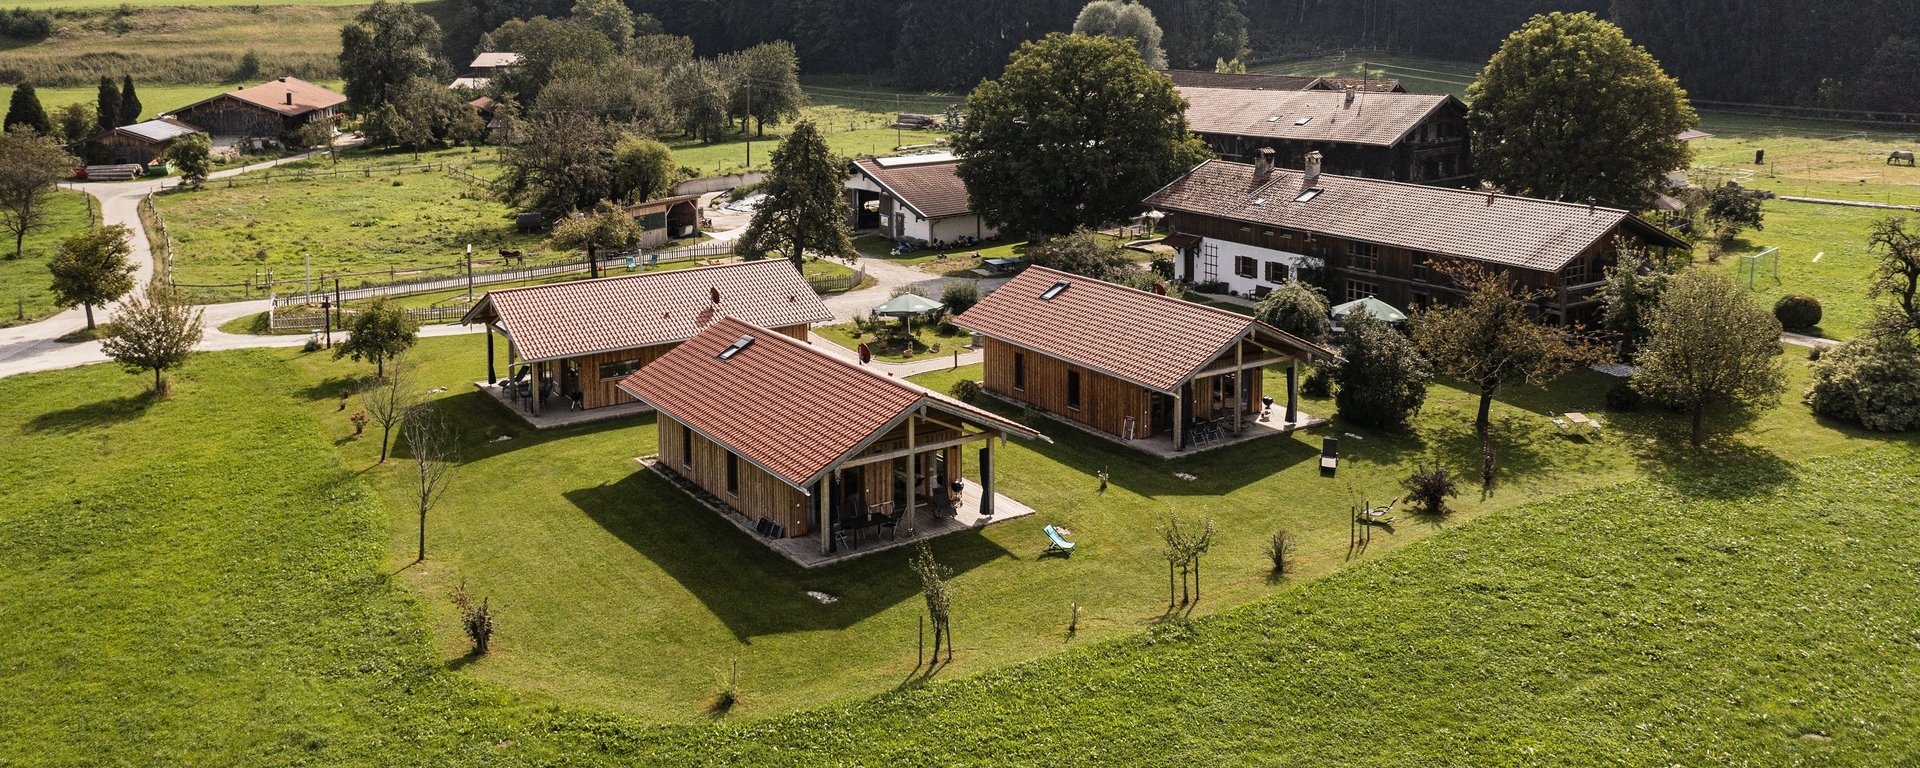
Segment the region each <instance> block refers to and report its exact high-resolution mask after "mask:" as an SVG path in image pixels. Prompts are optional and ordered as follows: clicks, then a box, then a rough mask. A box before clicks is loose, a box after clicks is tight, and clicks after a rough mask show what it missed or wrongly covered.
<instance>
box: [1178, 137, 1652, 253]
mask: <svg viewBox="0 0 1920 768" xmlns="http://www.w3.org/2000/svg"><path fill="white" fill-rule="evenodd" d="M1309 187H1312V188H1318V189H1320V190H1321V192H1320V194H1318V195H1316V196H1313V197H1312V199H1310V200H1304V201H1302V200H1298V199H1297V198H1299V197H1301V196H1302V193H1303V191H1304V190H1306V189H1307V188H1309ZM1146 203H1147V205H1151V206H1154V207H1156V208H1159V209H1161V210H1165V211H1181V212H1186V213H1194V214H1199V215H1203V216H1216V217H1220V218H1224V219H1231V220H1234V221H1244V222H1248V223H1250V224H1261V225H1266V226H1270V227H1284V228H1287V229H1294V230H1300V231H1305V232H1314V233H1319V234H1326V235H1332V236H1334V237H1340V238H1345V239H1349V240H1359V241H1362V242H1368V243H1377V244H1380V245H1391V246H1397V247H1401V248H1409V249H1412V250H1416V251H1424V252H1426V253H1431V254H1436V255H1442V256H1453V257H1457V258H1462V259H1468V260H1472V261H1481V262H1487V263H1490V264H1497V265H1500V266H1506V267H1519V268H1522V269H1532V270H1539V271H1548V272H1551V271H1557V270H1560V269H1562V268H1564V267H1566V265H1567V264H1568V263H1569V262H1571V261H1573V259H1574V257H1576V256H1578V255H1580V253H1581V251H1583V250H1585V249H1586V248H1587V247H1588V246H1591V245H1593V244H1595V243H1598V242H1600V241H1602V240H1604V239H1606V238H1610V237H1611V236H1612V235H1613V234H1614V233H1616V232H1618V231H1619V230H1620V229H1621V228H1622V227H1628V228H1631V229H1632V230H1633V231H1635V232H1638V233H1640V234H1642V235H1643V236H1645V237H1647V238H1648V241H1649V242H1650V243H1652V244H1654V245H1673V246H1679V245H1684V243H1682V242H1681V241H1679V240H1678V239H1676V238H1674V237H1673V236H1672V235H1669V234H1667V233H1666V232H1664V231H1662V230H1661V229H1660V228H1659V227H1655V226H1653V225H1652V224H1648V223H1646V222H1645V221H1642V220H1640V219H1639V218H1636V217H1635V216H1633V215H1632V214H1630V213H1628V212H1626V211H1623V210H1620V209H1618V208H1606V207H1593V208H1589V207H1588V206H1587V205H1585V204H1574V203H1559V202H1554V201H1552V200H1536V199H1533V198H1528V197H1514V196H1512V195H1495V196H1493V198H1492V200H1491V201H1489V199H1488V195H1487V193H1485V192H1472V191H1467V190H1460V189H1445V188H1441V187H1430V186H1425V185H1421V184H1406V183H1402V182H1396V181H1380V180H1377V179H1362V178H1356V177H1353V176H1336V175H1333V174H1330V173H1328V174H1321V176H1320V178H1319V179H1318V180H1317V181H1314V182H1312V183H1311V184H1309V183H1307V182H1306V181H1305V180H1304V175H1303V174H1302V173H1301V172H1299V171H1290V170H1276V171H1274V172H1273V173H1272V174H1270V175H1269V176H1268V177H1267V179H1266V180H1265V181H1259V182H1256V181H1255V180H1254V178H1253V166H1251V165H1247V164H1245V163H1232V162H1226V161H1222V160H1209V161H1207V162H1205V163H1202V164H1201V165H1200V167H1198V168H1195V169H1193V170H1192V171H1190V172H1188V173H1187V175H1185V176H1182V177H1180V178H1179V179H1178V180H1175V181H1174V182H1173V183H1172V184H1169V185H1167V186H1166V188H1164V189H1161V190H1160V191H1158V192H1155V193H1153V195H1152V196H1150V197H1148V198H1147V200H1146Z"/></svg>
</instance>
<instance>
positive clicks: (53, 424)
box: [26, 391, 155, 434]
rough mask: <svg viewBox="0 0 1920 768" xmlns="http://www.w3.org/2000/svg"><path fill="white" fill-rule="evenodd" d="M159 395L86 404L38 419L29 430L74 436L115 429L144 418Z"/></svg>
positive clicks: (141, 394) (30, 422)
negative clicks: (85, 432) (88, 431)
mask: <svg viewBox="0 0 1920 768" xmlns="http://www.w3.org/2000/svg"><path fill="white" fill-rule="evenodd" d="M154 401H155V396H154V393H153V392H152V391H146V392H142V393H140V394H137V395H126V396H122V397H116V398H113V399H111V400H99V401H95V402H91V403H87V404H86V405H80V406H75V407H72V408H68V409H66V410H62V411H50V412H47V413H43V414H40V415H39V416H35V417H34V418H33V419H32V420H31V421H28V422H27V424H26V431H27V432H29V433H33V432H60V433H65V434H71V433H75V432H84V431H87V430H90V429H99V428H102V427H111V426H113V425H115V424H120V423H122V422H127V421H132V420H134V419H137V418H140V416H141V415H142V414H144V413H146V412H147V408H148V407H150V406H152V405H153V403H154Z"/></svg>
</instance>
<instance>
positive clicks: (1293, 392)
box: [1287, 355, 1300, 427]
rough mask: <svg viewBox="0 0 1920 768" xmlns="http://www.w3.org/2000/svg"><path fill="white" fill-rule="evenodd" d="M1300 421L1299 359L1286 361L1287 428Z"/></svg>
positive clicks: (1296, 357) (1297, 357)
mask: <svg viewBox="0 0 1920 768" xmlns="http://www.w3.org/2000/svg"><path fill="white" fill-rule="evenodd" d="M1299 420H1300V358H1299V356H1297V355H1296V356H1295V357H1294V358H1293V359H1291V360H1288V361H1287V426H1289V427H1291V426H1293V425H1294V423H1295V422H1298V421H1299Z"/></svg>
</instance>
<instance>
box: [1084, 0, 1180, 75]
mask: <svg viewBox="0 0 1920 768" xmlns="http://www.w3.org/2000/svg"><path fill="white" fill-rule="evenodd" d="M1073 33H1074V34H1076V35H1089V36H1092V35H1099V36H1101V37H1111V38H1113V39H1115V40H1126V41H1129V42H1130V43H1131V44H1132V45H1133V47H1134V49H1135V50H1137V51H1139V52H1140V60H1141V61H1144V62H1146V63H1147V66H1149V67H1152V68H1154V69H1166V68H1167V52H1166V51H1165V50H1162V49H1161V47H1160V22H1159V20H1158V19H1155V18H1154V16H1153V11H1152V10H1150V9H1148V8H1147V7H1146V6H1144V5H1141V4H1139V3H1135V2H1130V1H1129V0H1093V2H1090V3H1087V4H1086V6H1085V7H1082V8H1081V9H1080V15H1079V16H1077V17H1075V18H1074V20H1073Z"/></svg>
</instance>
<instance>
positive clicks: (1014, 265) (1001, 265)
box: [980, 258, 1020, 275]
mask: <svg viewBox="0 0 1920 768" xmlns="http://www.w3.org/2000/svg"><path fill="white" fill-rule="evenodd" d="M980 264H981V266H984V267H986V268H987V271H988V272H992V273H994V274H996V275H1004V274H1008V273H1011V272H1013V271H1014V270H1015V269H1018V268H1019V267H1020V260H1019V259H1007V258H998V259H982V260H980Z"/></svg>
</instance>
